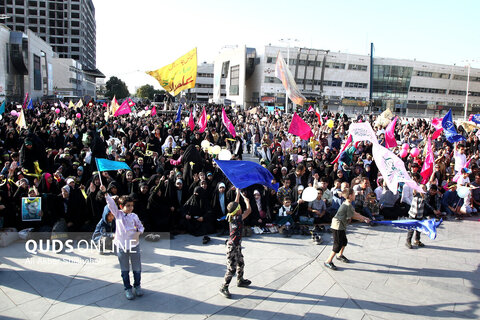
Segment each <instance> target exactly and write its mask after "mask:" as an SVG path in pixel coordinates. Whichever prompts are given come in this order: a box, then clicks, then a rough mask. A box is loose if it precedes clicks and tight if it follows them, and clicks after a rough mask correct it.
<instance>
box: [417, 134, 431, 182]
mask: <svg viewBox="0 0 480 320" xmlns="http://www.w3.org/2000/svg"><path fill="white" fill-rule="evenodd" d="M433 162H434V157H433V150H432V141H431V140H430V139H428V143H427V156H426V157H425V162H424V163H423V167H422V171H420V175H421V176H422V177H423V179H422V184H425V183H427V182H428V179H430V176H431V175H432V172H433Z"/></svg>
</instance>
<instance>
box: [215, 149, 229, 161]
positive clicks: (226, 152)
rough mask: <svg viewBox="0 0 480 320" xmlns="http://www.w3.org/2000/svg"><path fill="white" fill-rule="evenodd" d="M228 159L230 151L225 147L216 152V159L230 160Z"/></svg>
mask: <svg viewBox="0 0 480 320" xmlns="http://www.w3.org/2000/svg"><path fill="white" fill-rule="evenodd" d="M230 159H232V153H231V152H230V151H229V150H227V149H223V150H222V151H220V153H219V154H218V160H230Z"/></svg>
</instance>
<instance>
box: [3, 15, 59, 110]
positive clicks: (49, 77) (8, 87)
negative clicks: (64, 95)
mask: <svg viewBox="0 0 480 320" xmlns="http://www.w3.org/2000/svg"><path fill="white" fill-rule="evenodd" d="M53 58H54V52H53V50H52V47H51V46H50V45H49V44H48V43H46V42H45V41H44V40H42V39H41V38H39V37H37V36H36V35H35V33H33V32H32V31H30V30H27V32H26V33H23V32H17V31H11V30H10V29H9V28H7V27H6V26H5V25H2V24H0V99H1V100H3V99H4V98H5V99H7V100H8V101H19V102H23V100H24V97H25V93H27V92H28V94H29V97H30V98H32V99H33V100H34V101H36V100H39V99H41V98H43V97H45V96H50V95H52V94H53V69H52V62H53Z"/></svg>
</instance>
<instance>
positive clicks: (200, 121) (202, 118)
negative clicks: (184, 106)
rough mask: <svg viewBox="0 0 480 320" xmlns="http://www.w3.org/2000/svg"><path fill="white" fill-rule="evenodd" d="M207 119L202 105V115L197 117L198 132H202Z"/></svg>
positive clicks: (205, 127)
mask: <svg viewBox="0 0 480 320" xmlns="http://www.w3.org/2000/svg"><path fill="white" fill-rule="evenodd" d="M207 120H208V119H207V111H205V107H203V111H202V115H201V116H200V119H198V126H199V127H200V130H198V132H200V133H202V132H204V131H205V129H207Z"/></svg>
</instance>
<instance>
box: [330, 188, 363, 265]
mask: <svg viewBox="0 0 480 320" xmlns="http://www.w3.org/2000/svg"><path fill="white" fill-rule="evenodd" d="M342 196H343V197H344V198H345V201H344V202H343V203H342V205H341V206H340V208H339V209H338V211H337V214H336V215H335V216H334V217H333V219H332V225H331V229H332V237H333V248H332V252H331V253H330V256H329V257H328V259H327V261H325V263H324V265H325V267H327V268H329V269H332V270H337V267H336V266H335V264H333V262H332V260H333V257H335V255H337V259H338V260H340V261H342V262H345V263H348V262H350V261H349V260H348V259H347V257H345V256H344V255H343V251H344V250H345V246H346V245H347V243H348V240H347V234H346V229H347V224H348V221H349V220H350V219H352V218H353V219H355V220H360V221H365V223H369V222H370V219H369V218H367V217H364V216H362V215H361V214H359V213H358V212H355V210H354V209H353V206H352V202H353V200H355V193H354V191H353V189H352V188H345V189H344V190H343V191H342Z"/></svg>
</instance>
